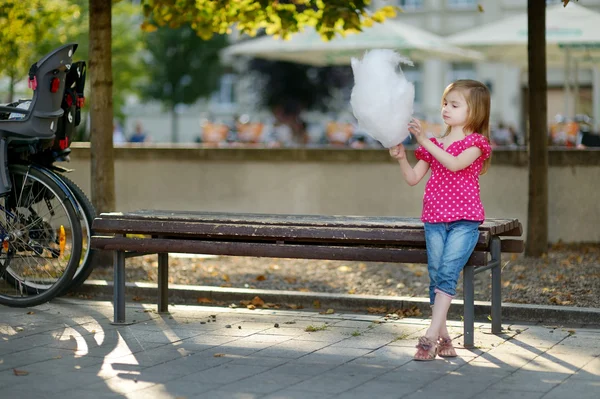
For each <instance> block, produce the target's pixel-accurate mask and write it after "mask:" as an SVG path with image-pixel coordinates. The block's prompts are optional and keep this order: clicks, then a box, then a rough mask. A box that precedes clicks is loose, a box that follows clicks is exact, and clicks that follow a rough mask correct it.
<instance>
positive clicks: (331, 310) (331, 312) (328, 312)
mask: <svg viewBox="0 0 600 399" xmlns="http://www.w3.org/2000/svg"><path fill="white" fill-rule="evenodd" d="M334 313H335V310H333V309H327V310H325V311H323V312H319V314H334Z"/></svg>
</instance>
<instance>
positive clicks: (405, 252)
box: [92, 236, 488, 266]
mask: <svg viewBox="0 0 600 399" xmlns="http://www.w3.org/2000/svg"><path fill="white" fill-rule="evenodd" d="M92 247H93V248H95V249H102V250H109V251H119V250H120V251H135V252H148V253H192V254H209V255H210V254H212V255H228V256H257V257H273V258H298V259H328V260H346V261H353V260H356V261H365V262H393V263H427V252H426V251H425V250H424V249H407V248H402V247H397V248H391V247H368V246H342V245H301V244H299V243H298V244H287V243H286V244H285V245H278V244H275V243H248V242H221V241H200V240H187V239H169V238H152V239H143V238H129V237H119V236H117V237H102V236H95V237H94V239H93V240H92ZM487 255H488V254H487V252H478V251H476V252H474V253H473V254H472V255H471V257H470V258H469V261H468V262H467V265H474V266H485V265H486V264H487V259H488V256H487Z"/></svg>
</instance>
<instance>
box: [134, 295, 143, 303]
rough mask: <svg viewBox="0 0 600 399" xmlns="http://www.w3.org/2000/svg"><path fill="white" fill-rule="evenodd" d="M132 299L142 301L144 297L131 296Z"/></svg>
mask: <svg viewBox="0 0 600 399" xmlns="http://www.w3.org/2000/svg"><path fill="white" fill-rule="evenodd" d="M131 300H132V301H134V302H141V300H142V298H141V297H139V296H134V297H133V298H131Z"/></svg>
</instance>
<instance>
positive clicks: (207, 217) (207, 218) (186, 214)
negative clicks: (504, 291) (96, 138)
mask: <svg viewBox="0 0 600 399" xmlns="http://www.w3.org/2000/svg"><path fill="white" fill-rule="evenodd" d="M99 219H101V220H115V221H116V220H120V221H123V222H124V221H125V220H139V221H142V220H146V221H150V220H155V221H163V222H169V223H171V222H173V221H183V222H185V221H187V222H192V223H195V222H203V223H207V222H210V223H215V224H243V225H247V224H249V225H272V226H311V227H344V228H378V229H397V228H400V229H422V228H423V223H422V222H421V221H420V219H419V218H407V217H394V216H334V215H285V214H260V213H234V212H232V213H221V212H190V211H161V210H140V211H135V212H126V213H121V212H113V213H102V214H101V215H100V217H99ZM515 223H516V219H486V220H485V221H484V223H483V224H482V225H481V226H480V230H483V231H489V232H490V233H491V234H497V233H498V232H503V231H505V230H508V228H509V227H510V226H513V225H514V224H515ZM510 228H512V227H510Z"/></svg>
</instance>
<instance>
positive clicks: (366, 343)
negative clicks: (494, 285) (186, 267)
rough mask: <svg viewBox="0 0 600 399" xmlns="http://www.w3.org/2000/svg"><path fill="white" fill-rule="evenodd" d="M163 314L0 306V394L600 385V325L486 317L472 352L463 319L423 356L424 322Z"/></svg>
mask: <svg viewBox="0 0 600 399" xmlns="http://www.w3.org/2000/svg"><path fill="white" fill-rule="evenodd" d="M148 309H149V310H150V311H147V310H148ZM155 309H156V305H146V304H142V303H131V304H128V305H127V317H128V319H129V320H133V319H136V322H135V323H134V324H130V325H119V326H117V325H112V324H111V323H110V322H111V320H112V317H113V308H112V304H111V303H110V302H104V301H89V300H79V299H72V298H60V299H59V300H57V301H53V302H52V303H48V304H44V305H43V306H40V307H35V308H32V310H33V313H31V314H27V312H28V311H29V309H18V310H15V309H12V308H7V307H0V320H2V321H1V322H0V392H2V397H4V396H6V397H15V398H21V397H30V396H33V397H36V398H48V399H70V398H73V399H74V398H77V399H86V398H94V399H95V398H100V399H103V398H107V399H112V398H117V397H118V398H123V397H127V398H128V399H138V398H140V399H142V398H144V399H145V398H149V397H150V398H151V397H157V398H161V397H170V398H176V397H182V398H186V399H192V398H211V399H214V398H228V399H229V398H236V399H239V398H271V399H273V398H282V399H283V398H285V399H291V398H292V399H293V398H302V399H305V398H311V399H312V398H315V399H317V398H321V397H322V398H330V397H337V398H350V399H351V398H364V397H370V396H373V397H380V398H400V397H402V398H410V399H418V398H430V397H444V399H452V398H457V399H459V398H460V399H468V398H477V399H479V398H481V397H485V398H486V399H487V398H491V399H495V398H498V399H503V398H509V397H510V398H511V399H512V398H521V399H540V398H543V399H557V398H563V397H570V396H572V397H582V398H588V397H590V398H591V397H594V399H595V397H596V396H597V395H596V396H590V395H593V394H595V393H596V392H598V389H600V388H599V387H598V383H599V381H600V357H599V355H600V329H598V328H586V327H585V326H574V327H565V326H544V325H541V324H540V325H534V324H526V323H514V324H510V325H509V324H505V325H504V328H505V330H504V331H503V333H502V334H500V335H495V334H490V324H489V323H477V329H476V331H475V342H476V345H478V347H477V348H475V349H465V348H463V347H461V346H460V345H461V344H462V338H463V337H462V332H463V330H462V323H460V321H451V323H450V334H451V336H452V337H453V339H454V343H455V347H456V348H457V352H458V354H459V357H458V358H451V359H442V358H439V357H438V358H437V359H436V360H434V361H432V362H416V361H414V360H413V356H414V353H415V348H414V346H415V344H416V342H417V338H418V337H419V336H420V335H422V334H423V332H424V331H425V329H426V328H427V326H428V324H429V320H428V319H426V318H407V319H400V320H394V321H391V320H385V319H384V317H382V316H381V315H367V314H364V315H363V314H359V313H356V314H343V313H335V314H333V315H320V314H319V313H318V312H317V311H314V310H308V311H307V310H302V311H291V310H276V309H262V310H259V311H250V310H247V309H239V308H238V309H232V308H223V307H209V306H172V307H171V310H172V311H171V313H170V314H160V315H159V314H157V313H156V312H155ZM213 315H214V316H215V319H216V322H212V321H211V322H207V321H208V319H209V318H211V319H212V317H211V316H213ZM25 316H26V317H25ZM202 323H205V324H202ZM275 323H277V324H278V327H275ZM286 323H290V324H286ZM226 325H230V326H231V327H232V328H227V327H226ZM238 326H241V327H242V328H241V329H240V328H237V327H238ZM308 326H313V327H320V326H326V328H325V329H324V330H320V331H314V332H307V331H306V329H307V327H308ZM509 328H510V329H509ZM517 329H518V330H519V331H517ZM15 369H16V370H18V371H17V374H24V373H28V374H27V375H15V371H14V370H15Z"/></svg>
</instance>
